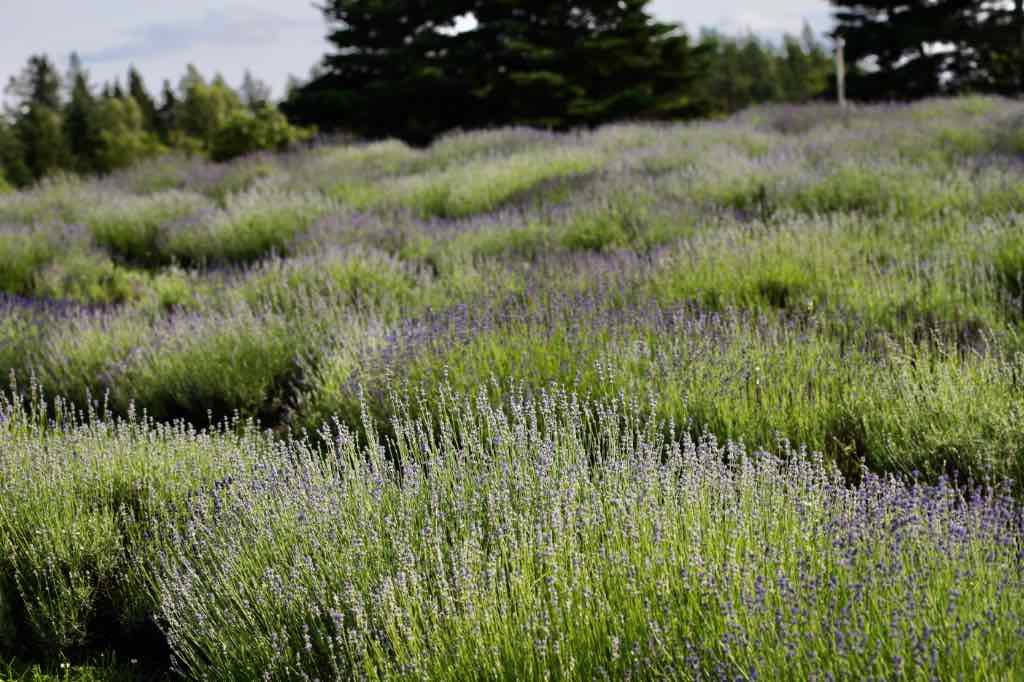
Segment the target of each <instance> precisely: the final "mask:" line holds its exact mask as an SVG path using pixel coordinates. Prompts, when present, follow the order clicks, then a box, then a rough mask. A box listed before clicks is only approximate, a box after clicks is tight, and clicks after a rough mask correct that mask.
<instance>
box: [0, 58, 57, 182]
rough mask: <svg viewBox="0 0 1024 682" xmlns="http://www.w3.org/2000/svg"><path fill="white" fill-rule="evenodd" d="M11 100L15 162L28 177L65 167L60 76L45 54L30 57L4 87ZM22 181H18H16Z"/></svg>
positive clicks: (34, 177)
mask: <svg viewBox="0 0 1024 682" xmlns="http://www.w3.org/2000/svg"><path fill="white" fill-rule="evenodd" d="M5 92H6V94H7V95H8V97H10V98H11V99H12V100H13V103H14V109H13V114H12V118H13V122H14V124H13V133H14V138H15V140H16V142H15V145H16V148H17V149H18V150H19V154H20V156H21V163H20V164H19V165H20V166H21V167H22V168H23V169H24V171H25V172H26V174H27V175H28V176H30V177H31V179H32V180H38V179H39V178H42V177H43V176H45V175H47V174H48V173H51V172H53V171H55V170H60V169H62V168H67V167H68V165H69V159H70V153H69V151H68V148H67V144H66V139H65V137H64V131H63V121H62V118H61V77H60V74H59V73H58V72H57V69H56V67H55V66H54V65H53V62H51V61H50V59H49V57H46V56H45V55H36V56H33V57H30V58H29V60H28V64H27V65H26V66H25V68H24V69H23V70H22V71H21V73H20V74H18V76H16V77H13V78H11V80H10V82H9V83H8V85H7V89H6V90H5ZM17 181H18V182H19V184H22V183H21V181H20V180H17Z"/></svg>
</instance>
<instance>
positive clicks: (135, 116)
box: [0, 55, 311, 189]
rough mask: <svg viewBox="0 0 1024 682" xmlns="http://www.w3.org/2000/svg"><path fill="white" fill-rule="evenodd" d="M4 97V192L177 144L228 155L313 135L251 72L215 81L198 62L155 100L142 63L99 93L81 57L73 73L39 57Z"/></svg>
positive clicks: (99, 169) (95, 170)
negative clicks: (236, 82)
mask: <svg viewBox="0 0 1024 682" xmlns="http://www.w3.org/2000/svg"><path fill="white" fill-rule="evenodd" d="M5 94H6V95H7V100H8V101H7V103H6V104H5V108H4V113H3V115H2V116H0V189H2V188H3V186H5V185H8V186H15V187H21V186H26V185H29V184H32V183H33V182H35V181H37V180H39V179H41V178H43V177H46V176H48V175H52V174H54V173H58V172H75V173H88V174H102V173H108V172H110V171H113V170H116V169H118V168H124V167H127V166H130V165H131V164H133V163H136V162H138V161H140V160H142V159H145V158H149V157H154V156H159V155H161V154H166V153H168V152H169V151H172V150H180V151H183V152H185V153H188V154H201V155H204V156H207V157H209V158H212V159H214V160H218V161H221V160H228V159H231V158H234V157H237V156H241V155H244V154H248V153H251V152H255V151H258V150H262V149H282V148H285V147H287V146H288V145H290V144H292V143H294V142H296V141H299V140H301V139H303V138H305V137H308V136H309V135H310V134H311V132H310V131H307V130H303V129H301V128H298V127H295V126H292V125H291V124H289V123H288V121H287V119H286V118H285V117H284V115H283V114H282V113H281V112H280V111H279V109H278V108H277V106H276V104H275V103H274V102H272V101H271V97H270V88H269V87H267V85H266V84H264V83H263V82H261V81H259V80H257V79H256V78H253V77H252V76H251V75H250V74H248V73H247V74H246V76H245V80H244V82H243V83H242V86H241V87H240V88H239V89H237V90H236V89H234V88H232V87H230V86H229V85H228V84H227V82H226V81H225V80H224V78H223V77H222V76H219V75H218V76H215V77H214V78H213V79H211V80H207V79H206V78H205V77H204V76H203V75H202V74H201V73H200V72H199V70H198V69H196V67H194V66H189V67H188V68H187V70H186V72H185V74H184V76H183V77H182V78H181V81H180V82H179V84H178V87H177V88H173V87H172V86H171V84H170V83H169V82H165V83H164V86H163V91H162V93H161V94H160V96H159V97H158V98H156V97H154V96H153V95H151V93H150V92H149V90H148V89H147V86H146V83H145V81H144V80H143V78H142V75H141V74H140V73H139V71H138V70H137V69H135V68H134V67H132V68H130V69H129V70H128V74H127V79H126V84H125V85H124V86H122V84H121V83H120V81H115V82H113V83H107V84H105V85H103V86H102V87H101V88H99V89H97V88H96V87H95V86H94V85H93V84H92V83H91V82H90V80H89V74H88V73H87V72H86V70H85V69H84V68H83V66H82V62H81V60H80V59H79V58H78V57H77V56H76V55H72V57H71V59H70V64H69V67H68V70H67V72H66V73H65V74H61V73H60V71H59V70H58V69H57V67H56V66H55V65H54V63H53V61H52V60H51V59H50V58H49V57H47V56H45V55H36V56H33V57H31V58H29V60H28V63H27V64H26V65H25V67H24V68H23V69H22V71H21V73H20V74H18V75H17V76H14V77H12V78H11V80H10V82H9V83H8V85H7V87H6V89H5Z"/></svg>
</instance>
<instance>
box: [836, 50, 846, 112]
mask: <svg viewBox="0 0 1024 682" xmlns="http://www.w3.org/2000/svg"><path fill="white" fill-rule="evenodd" d="M845 49H846V39H845V38H843V37H842V36H840V37H838V38H836V92H837V93H838V94H839V107H840V108H842V109H845V108H846V55H845V54H844V53H845Z"/></svg>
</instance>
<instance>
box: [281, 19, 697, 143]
mask: <svg viewBox="0 0 1024 682" xmlns="http://www.w3.org/2000/svg"><path fill="white" fill-rule="evenodd" d="M648 4H649V0H628V1H626V2H608V1H607V0H590V1H587V2H579V1H576V2H530V3H526V4H525V5H524V3H522V2H504V1H500V2H479V1H478V0H460V1H456V2H441V3H433V4H431V5H430V6H429V7H420V8H418V9H417V10H416V11H415V12H412V13H410V12H409V11H408V10H407V8H405V7H400V6H398V5H395V6H390V5H387V4H379V5H374V6H373V7H370V8H368V7H367V6H366V5H365V3H361V2H353V1H350V0H335V1H334V2H331V3H328V4H327V5H326V6H325V7H324V15H325V17H326V18H327V21H328V23H329V24H330V26H331V33H330V36H329V39H330V40H331V41H332V42H333V44H334V46H335V48H336V51H335V52H334V53H333V54H331V55H328V56H327V57H326V59H325V68H324V69H323V70H322V72H321V73H319V74H317V75H316V76H315V77H314V78H313V79H312V80H311V81H310V82H309V83H307V84H306V85H304V86H302V87H300V88H298V89H297V90H295V91H294V92H293V93H292V94H291V96H290V97H289V100H288V101H287V102H286V103H285V105H284V109H285V112H286V113H287V114H288V115H289V117H291V118H292V119H293V120H295V121H298V122H299V123H302V124H310V125H316V126H317V127H319V128H321V129H324V130H338V129H342V130H351V131H355V132H357V133H358V134H361V135H364V136H368V137H383V136H395V137H399V138H401V139H404V140H406V141H410V142H413V143H417V144H422V143H424V142H427V141H430V140H431V139H433V138H435V137H437V136H438V135H439V134H440V133H442V132H444V131H446V130H450V129H453V128H456V127H463V128H467V127H485V126H495V125H507V124H510V123H524V124H528V125H534V126H541V127H548V128H559V129H564V128H568V127H570V126H579V125H597V124H600V123H605V122H608V121H611V120H616V119H620V118H627V117H645V118H667V117H673V116H679V115H683V114H691V113H695V112H696V111H697V110H696V108H695V106H694V102H693V101H692V99H691V97H690V94H691V93H690V91H689V88H690V86H691V84H692V82H693V80H694V79H695V77H696V73H697V63H696V60H695V57H696V52H695V51H694V50H693V49H692V47H691V46H690V44H689V42H688V40H689V39H688V37H687V36H686V35H685V34H682V33H680V32H678V31H677V30H676V29H677V27H675V26H673V25H671V24H664V23H660V22H657V21H655V20H653V18H651V17H650V15H649V14H648V13H647V5H648ZM465 16H472V17H473V20H474V21H475V26H474V27H473V28H472V29H471V30H468V31H465V32H462V33H456V32H454V31H453V30H451V29H452V28H453V27H455V25H456V23H457V21H458V20H459V19H460V18H462V17H465ZM407 101H417V102H418V103H419V106H417V107H415V108H409V107H407V106H404V103H405V102H407Z"/></svg>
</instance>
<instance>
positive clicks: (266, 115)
mask: <svg viewBox="0 0 1024 682" xmlns="http://www.w3.org/2000/svg"><path fill="white" fill-rule="evenodd" d="M308 137H310V133H309V132H308V131H305V130H302V129H300V128H296V127H294V126H291V125H289V124H288V119H286V118H285V117H284V115H283V114H281V112H279V111H277V110H276V109H271V108H270V107H261V108H259V109H257V110H256V111H255V112H253V111H249V110H245V109H239V110H236V111H233V112H232V113H231V115H230V116H229V117H228V119H227V120H226V121H225V122H224V123H223V124H222V125H221V126H220V127H219V128H217V131H216V132H215V133H214V136H213V140H212V142H211V144H210V158H212V159H213V160H214V161H230V160H231V159H234V158H236V157H239V156H245V155H246V154H251V153H253V152H257V151H261V150H277V151H281V150H284V149H286V148H288V147H289V146H291V145H293V144H295V143H296V142H299V141H300V140H303V139H307V138H308Z"/></svg>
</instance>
